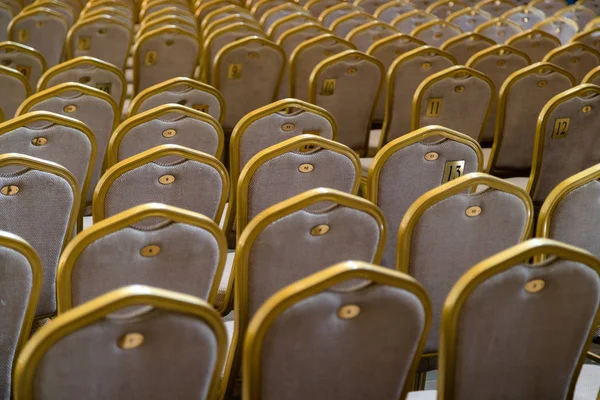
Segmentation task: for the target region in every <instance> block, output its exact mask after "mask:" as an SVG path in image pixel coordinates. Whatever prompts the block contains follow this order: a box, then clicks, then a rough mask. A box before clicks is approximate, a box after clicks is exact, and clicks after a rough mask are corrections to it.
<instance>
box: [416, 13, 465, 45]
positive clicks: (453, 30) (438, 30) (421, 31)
mask: <svg viewBox="0 0 600 400" xmlns="http://www.w3.org/2000/svg"><path fill="white" fill-rule="evenodd" d="M461 7H462V6H461ZM461 33H463V31H462V29H460V28H459V27H458V25H455V24H453V23H451V22H446V21H444V20H439V19H438V20H433V21H430V22H427V23H424V24H423V25H419V26H417V27H416V28H415V29H414V30H413V31H412V32H410V35H411V36H414V37H415V38H417V39H419V40H422V41H424V42H425V43H427V45H429V46H433V47H440V46H441V45H442V44H443V43H444V42H447V41H448V39H450V38H453V37H455V36H458V35H460V34H461Z"/></svg>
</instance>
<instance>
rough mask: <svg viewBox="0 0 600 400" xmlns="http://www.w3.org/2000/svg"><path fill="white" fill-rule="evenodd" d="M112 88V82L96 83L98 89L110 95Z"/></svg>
mask: <svg viewBox="0 0 600 400" xmlns="http://www.w3.org/2000/svg"><path fill="white" fill-rule="evenodd" d="M111 87H112V83H111V82H98V83H96V89H100V90H102V91H103V92H106V93H108V94H110V89H111Z"/></svg>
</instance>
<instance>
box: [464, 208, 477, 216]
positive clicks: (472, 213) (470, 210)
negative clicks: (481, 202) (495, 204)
mask: <svg viewBox="0 0 600 400" xmlns="http://www.w3.org/2000/svg"><path fill="white" fill-rule="evenodd" d="M465 214H466V215H467V217H476V216H478V215H479V214H481V207H479V206H471V207H469V208H467V211H465Z"/></svg>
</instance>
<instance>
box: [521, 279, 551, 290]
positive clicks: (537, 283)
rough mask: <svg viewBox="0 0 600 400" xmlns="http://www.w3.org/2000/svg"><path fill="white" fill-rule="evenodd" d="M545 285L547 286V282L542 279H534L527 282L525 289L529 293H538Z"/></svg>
mask: <svg viewBox="0 0 600 400" xmlns="http://www.w3.org/2000/svg"><path fill="white" fill-rule="evenodd" d="M544 286H546V282H544V281H543V280H541V279H534V280H531V281H529V282H527V283H526V284H525V290H527V291H528V292H529V293H537V292H539V291H541V290H542V289H543V288H544Z"/></svg>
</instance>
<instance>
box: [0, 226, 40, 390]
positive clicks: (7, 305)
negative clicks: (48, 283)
mask: <svg viewBox="0 0 600 400" xmlns="http://www.w3.org/2000/svg"><path fill="white" fill-rule="evenodd" d="M0 261H1V262H0V296H2V302H3V303H2V313H0V327H1V328H0V332H1V333H2V347H0V360H1V361H0V398H2V399H4V400H10V398H11V386H12V372H13V365H14V363H15V362H16V358H17V357H18V355H19V352H20V351H21V349H22V348H23V346H24V345H25V343H26V341H27V339H28V338H29V332H30V330H31V325H32V322H33V317H34V314H35V307H36V305H37V301H38V298H39V296H40V289H41V286H42V263H41V261H40V257H39V256H38V255H37V253H36V252H35V250H34V249H33V248H32V247H31V245H29V243H27V242H26V241H24V240H23V239H21V238H20V237H19V236H16V235H13V234H11V233H8V232H4V231H0Z"/></svg>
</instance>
